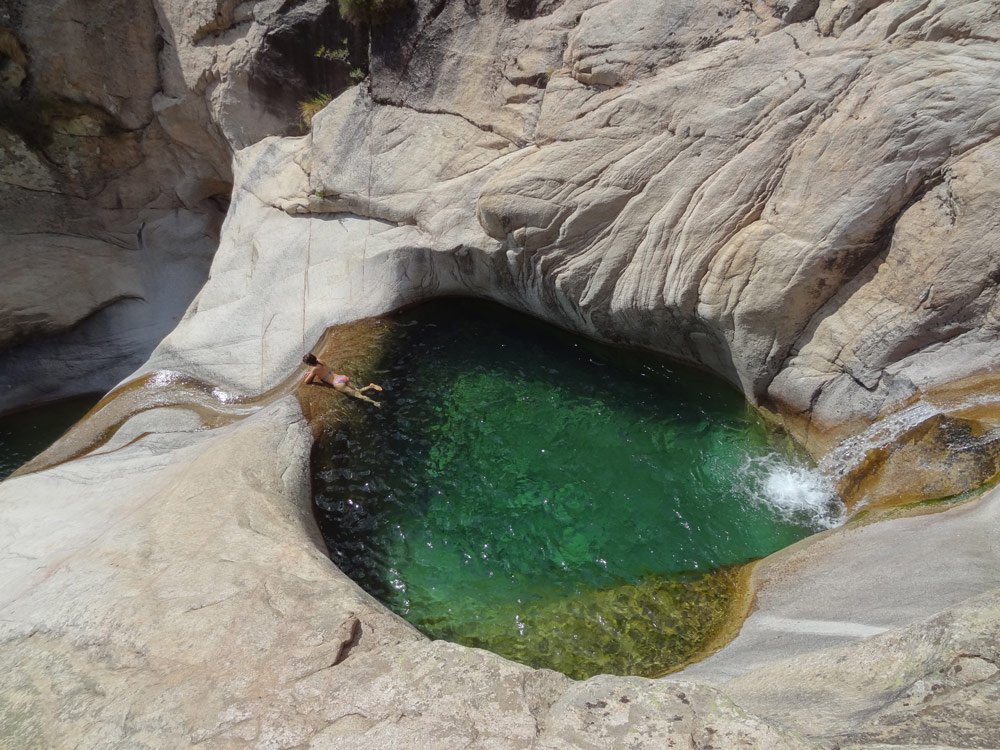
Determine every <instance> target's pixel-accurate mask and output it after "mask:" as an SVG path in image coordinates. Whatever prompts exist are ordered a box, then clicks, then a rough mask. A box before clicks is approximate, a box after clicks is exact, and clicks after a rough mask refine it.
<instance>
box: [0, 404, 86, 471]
mask: <svg viewBox="0 0 1000 750" xmlns="http://www.w3.org/2000/svg"><path fill="white" fill-rule="evenodd" d="M99 398H100V396H99V395H97V394H89V395H86V396H78V397H76V398H70V399H66V400H63V401H58V402H56V403H52V404H45V405H44V406H38V407H35V408H33V409H25V410H24V411H18V412H15V413H13V414H6V415H4V416H0V479H5V478H6V477H8V476H10V475H11V474H12V473H13V472H15V471H17V469H19V468H20V467H21V466H22V465H23V464H25V463H27V462H28V461H30V460H31V459H32V458H34V457H35V456H37V455H38V454H39V453H41V452H42V451H43V450H45V449H46V448H47V447H48V446H49V445H51V444H52V443H54V442H55V441H56V439H57V438H58V437H59V436H60V435H62V434H63V433H64V432H65V431H66V430H68V429H69V428H70V427H71V426H72V425H73V423H74V422H76V421H77V420H78V419H80V418H81V417H82V416H83V415H84V414H86V413H87V411H89V410H90V408H91V407H92V406H93V405H94V404H96V403H97V400H98V399H99Z"/></svg>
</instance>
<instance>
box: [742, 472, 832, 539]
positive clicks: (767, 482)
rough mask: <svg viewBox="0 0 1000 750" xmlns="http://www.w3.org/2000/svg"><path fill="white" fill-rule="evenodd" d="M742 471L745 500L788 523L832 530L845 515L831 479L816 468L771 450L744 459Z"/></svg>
mask: <svg viewBox="0 0 1000 750" xmlns="http://www.w3.org/2000/svg"><path fill="white" fill-rule="evenodd" d="M741 474H742V476H743V478H744V481H745V482H746V489H747V496H748V499H749V500H750V501H751V502H754V503H757V504H760V505H764V506H766V507H767V508H769V509H771V510H773V511H776V512H777V513H779V514H780V515H781V517H782V518H784V519H785V520H786V521H788V522H789V523H795V524H804V525H807V526H809V527H811V528H815V529H832V528H836V527H837V526H840V525H841V524H842V523H844V521H845V520H846V518H847V515H846V510H845V508H844V504H843V503H842V502H840V498H839V497H837V493H836V490H835V489H834V486H833V482H832V481H831V480H830V478H829V477H827V476H826V475H825V474H823V473H822V472H821V471H820V470H819V469H818V468H816V467H813V466H807V465H805V464H804V463H801V462H795V461H794V460H792V459H790V458H788V457H787V456H782V455H780V454H777V453H772V454H769V455H766V456H760V457H750V458H747V461H746V463H745V464H744V465H743V467H742V470H741Z"/></svg>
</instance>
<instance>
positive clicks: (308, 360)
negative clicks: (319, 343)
mask: <svg viewBox="0 0 1000 750" xmlns="http://www.w3.org/2000/svg"><path fill="white" fill-rule="evenodd" d="M302 362H303V364H307V365H309V366H310V367H312V366H313V365H318V364H319V360H318V359H316V355H315V354H313V353H312V352H309V353H308V354H304V355H303V356H302Z"/></svg>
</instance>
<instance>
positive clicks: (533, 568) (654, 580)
mask: <svg viewBox="0 0 1000 750" xmlns="http://www.w3.org/2000/svg"><path fill="white" fill-rule="evenodd" d="M399 330H400V332H401V335H400V337H399V339H398V341H397V342H396V343H395V344H393V345H390V347H389V352H388V355H387V357H386V360H385V362H384V368H385V369H384V370H383V371H382V372H381V373H380V375H379V376H378V377H377V379H379V380H380V381H381V383H382V385H383V386H385V389H386V390H385V392H384V393H383V394H381V396H380V398H381V400H382V402H383V407H382V408H381V409H374V408H372V407H370V406H368V405H366V404H363V403H361V402H351V403H350V404H349V407H350V410H351V412H352V413H353V415H354V418H353V419H349V420H348V421H347V423H342V424H338V425H336V426H334V427H332V428H331V431H330V432H328V434H326V435H325V437H324V438H323V439H322V440H321V441H319V443H318V444H317V447H316V450H315V453H314V456H313V470H314V496H315V501H316V511H317V518H318V519H319V521H320V525H321V529H322V531H323V534H324V537H325V539H326V541H327V545H328V547H329V549H330V553H331V557H332V558H333V560H334V561H335V562H336V563H337V565H338V566H340V568H341V569H342V570H344V572H346V573H347V574H348V575H350V576H351V577H352V578H354V579H355V580H356V581H358V582H359V583H360V584H361V585H362V586H363V587H364V588H365V589H366V590H368V591H369V592H370V593H372V594H373V595H375V596H377V597H379V598H381V599H382V601H384V602H385V603H386V604H388V605H389V606H390V607H391V608H393V609H394V610H396V611H397V612H399V613H400V614H402V615H404V616H405V617H407V619H409V620H410V622H412V623H414V624H415V625H416V626H417V627H418V628H420V629H421V630H423V631H424V632H425V633H427V634H428V635H430V636H431V637H436V638H447V639H450V640H455V641H458V642H461V643H467V644H469V645H475V646H482V647H486V648H490V649H492V650H495V651H497V652H499V653H501V654H504V655H506V656H510V657H511V658H515V659H518V660H520V661H523V662H525V663H528V664H533V665H536V666H548V667H551V668H554V669H559V670H561V671H564V672H566V673H567V674H572V675H573V676H586V675H588V674H595V673H598V672H617V673H633V674H656V673H660V672H662V671H664V670H665V669H669V668H671V667H673V666H676V665H678V664H680V663H682V662H683V661H684V660H685V659H688V658H690V657H691V656H692V654H694V653H695V652H697V651H698V650H699V649H700V648H702V647H703V645H704V644H705V643H706V642H707V641H708V640H710V639H711V638H712V637H713V636H714V635H715V634H716V633H717V632H718V630H719V628H720V627H721V624H722V623H723V622H724V621H725V619H726V617H727V614H728V612H729V607H730V605H731V603H732V601H733V597H734V596H735V595H736V592H737V589H738V578H739V573H738V566H739V565H742V564H743V563H746V562H748V561H750V560H754V559H757V558H759V557H763V556H765V555H767V554H770V553H771V552H773V551H775V550H777V549H780V548H782V547H785V546H787V545H789V544H791V543H793V542H795V541H797V540H799V539H801V538H802V537H804V536H806V535H808V534H811V533H813V532H815V531H819V530H822V529H826V528H829V527H830V526H831V525H833V524H835V523H836V522H837V519H838V518H839V515H838V514H839V512H840V511H839V510H838V501H837V500H836V498H835V496H834V495H832V493H831V492H830V491H829V488H828V487H827V486H826V485H825V484H824V483H823V482H822V480H821V479H820V478H819V477H818V475H816V474H815V473H814V472H813V471H811V470H810V469H809V468H807V467H806V466H805V464H804V463H802V462H801V460H800V459H799V457H797V456H796V455H794V454H792V453H786V452H784V451H783V450H782V446H783V445H784V443H783V442H779V441H776V440H775V439H774V436H773V435H771V433H769V431H768V430H767V429H766V428H765V427H764V425H763V424H762V423H761V422H760V421H759V420H757V419H756V418H755V415H754V414H753V413H752V412H751V411H750V410H749V409H748V408H747V407H746V404H745V403H744V401H743V399H742V397H741V396H740V395H739V394H737V393H735V392H734V391H732V389H730V388H729V387H727V386H726V385H724V384H722V383H720V382H717V381H715V380H714V379H713V378H711V377H709V376H707V375H706V374H705V373H703V372H695V371H689V370H687V369H684V368H680V367H678V366H676V365H675V364H672V363H668V362H666V361H663V360H657V359H650V358H640V357H638V356H636V355H634V354H631V353H629V352H624V351H621V350H612V349H608V348H603V347H599V346H596V345H594V344H592V343H591V342H587V341H585V340H582V339H578V338H572V337H569V336H567V335H565V334H561V333H557V332H554V331H553V330H552V329H549V328H547V327H545V326H541V325H540V324H537V323H534V322H531V321H528V320H527V319H525V318H523V317H521V316H516V315H514V314H513V313H510V312H508V311H504V310H503V309H502V308H497V307H495V306H487V305H483V304H471V303H467V302H456V301H454V300H452V301H446V302H440V303H437V304H433V305H429V306H425V307H422V308H418V309H416V310H414V311H412V312H409V313H406V314H405V315H403V316H401V318H400V321H399ZM404 334H405V335H404Z"/></svg>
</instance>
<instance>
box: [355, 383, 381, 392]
mask: <svg viewBox="0 0 1000 750" xmlns="http://www.w3.org/2000/svg"><path fill="white" fill-rule="evenodd" d="M381 390H382V386H380V385H375V383H369V384H368V385H366V386H365V387H364V388H359V389H358V392H359V393H364V392H365V391H381Z"/></svg>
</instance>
